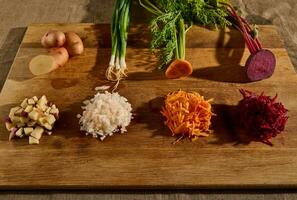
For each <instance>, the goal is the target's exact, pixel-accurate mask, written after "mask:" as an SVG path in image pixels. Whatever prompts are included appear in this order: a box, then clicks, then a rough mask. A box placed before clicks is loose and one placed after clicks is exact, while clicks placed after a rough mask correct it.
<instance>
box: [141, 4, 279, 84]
mask: <svg viewBox="0 0 297 200" xmlns="http://www.w3.org/2000/svg"><path fill="white" fill-rule="evenodd" d="M139 3H140V5H142V6H143V7H144V8H145V9H146V10H148V11H149V12H151V13H152V14H153V15H154V16H153V19H152V20H151V24H150V28H151V32H152V41H151V49H152V50H153V51H154V50H156V49H160V51H158V52H159V55H160V62H161V66H160V68H161V69H166V72H165V75H166V77H167V78H171V79H174V78H180V77H184V76H189V75H191V73H192V71H193V69H192V65H191V63H190V62H188V61H186V60H185V47H186V46H185V41H186V39H185V38H186V33H187V31H188V30H189V29H190V28H191V26H192V25H200V26H205V27H209V28H224V27H225V26H229V25H233V26H234V27H235V28H237V29H238V30H239V31H240V32H241V34H242V35H243V37H244V40H245V43H246V44H247V47H248V49H249V51H250V53H251V55H250V57H249V58H248V60H247V62H246V68H247V72H246V73H247V76H248V78H249V79H250V80H251V81H259V80H262V79H266V78H269V77H270V76H271V75H272V74H273V72H274V69H275V65H276V59H275V56H274V54H273V53H272V52H271V51H269V50H266V49H263V48H262V45H261V43H260V41H259V39H258V38H257V37H258V30H257V27H256V26H254V27H253V28H252V27H251V26H250V25H249V23H248V22H247V21H246V20H245V19H244V18H242V17H241V16H240V15H239V14H238V13H237V11H236V10H235V9H234V7H233V6H232V5H231V4H230V3H229V2H228V0H159V1H154V0H139Z"/></svg>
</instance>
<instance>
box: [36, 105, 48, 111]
mask: <svg viewBox="0 0 297 200" xmlns="http://www.w3.org/2000/svg"><path fill="white" fill-rule="evenodd" d="M36 108H38V109H40V110H42V112H45V111H46V109H47V108H48V107H47V105H44V104H41V105H39V104H37V105H36Z"/></svg>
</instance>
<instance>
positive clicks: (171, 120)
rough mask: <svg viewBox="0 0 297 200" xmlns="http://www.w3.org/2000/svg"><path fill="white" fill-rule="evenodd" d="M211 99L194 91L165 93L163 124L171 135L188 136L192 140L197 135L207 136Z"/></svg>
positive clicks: (209, 123)
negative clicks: (205, 98) (164, 118)
mask: <svg viewBox="0 0 297 200" xmlns="http://www.w3.org/2000/svg"><path fill="white" fill-rule="evenodd" d="M210 101H211V100H204V97H203V96H201V95H200V94H198V93H196V92H191V93H188V92H184V91H178V92H173V93H170V94H168V95H167V97H166V99H165V105H164V106H163V108H162V111H161V113H162V115H163V116H165V117H166V121H165V124H166V125H167V126H168V128H169V129H170V130H171V132H172V136H177V135H180V136H181V138H184V137H189V138H190V139H192V140H195V139H197V138H198V137H201V136H203V137H207V136H208V135H209V132H210V131H209V127H210V125H211V122H210V120H211V117H212V116H213V115H214V114H213V113H212V112H211V104H210V103H209V102H210Z"/></svg>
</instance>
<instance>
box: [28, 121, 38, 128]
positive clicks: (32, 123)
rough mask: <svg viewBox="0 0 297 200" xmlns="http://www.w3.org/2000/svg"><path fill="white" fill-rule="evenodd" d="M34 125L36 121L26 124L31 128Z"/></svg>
mask: <svg viewBox="0 0 297 200" xmlns="http://www.w3.org/2000/svg"><path fill="white" fill-rule="evenodd" d="M36 123H37V122H36V121H29V122H28V123H27V125H28V126H30V127H32V126H35V124H36Z"/></svg>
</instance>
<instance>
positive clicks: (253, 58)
mask: <svg viewBox="0 0 297 200" xmlns="http://www.w3.org/2000/svg"><path fill="white" fill-rule="evenodd" d="M275 65H276V59H275V56H274V54H273V53H272V52H271V51H269V50H266V49H261V50H259V51H257V52H256V53H255V54H251V55H250V57H249V58H248V60H247V62H246V65H245V66H246V68H247V76H248V78H249V79H250V80H251V81H259V80H263V79H266V78H269V77H270V76H272V74H273V72H274V70H275Z"/></svg>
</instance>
